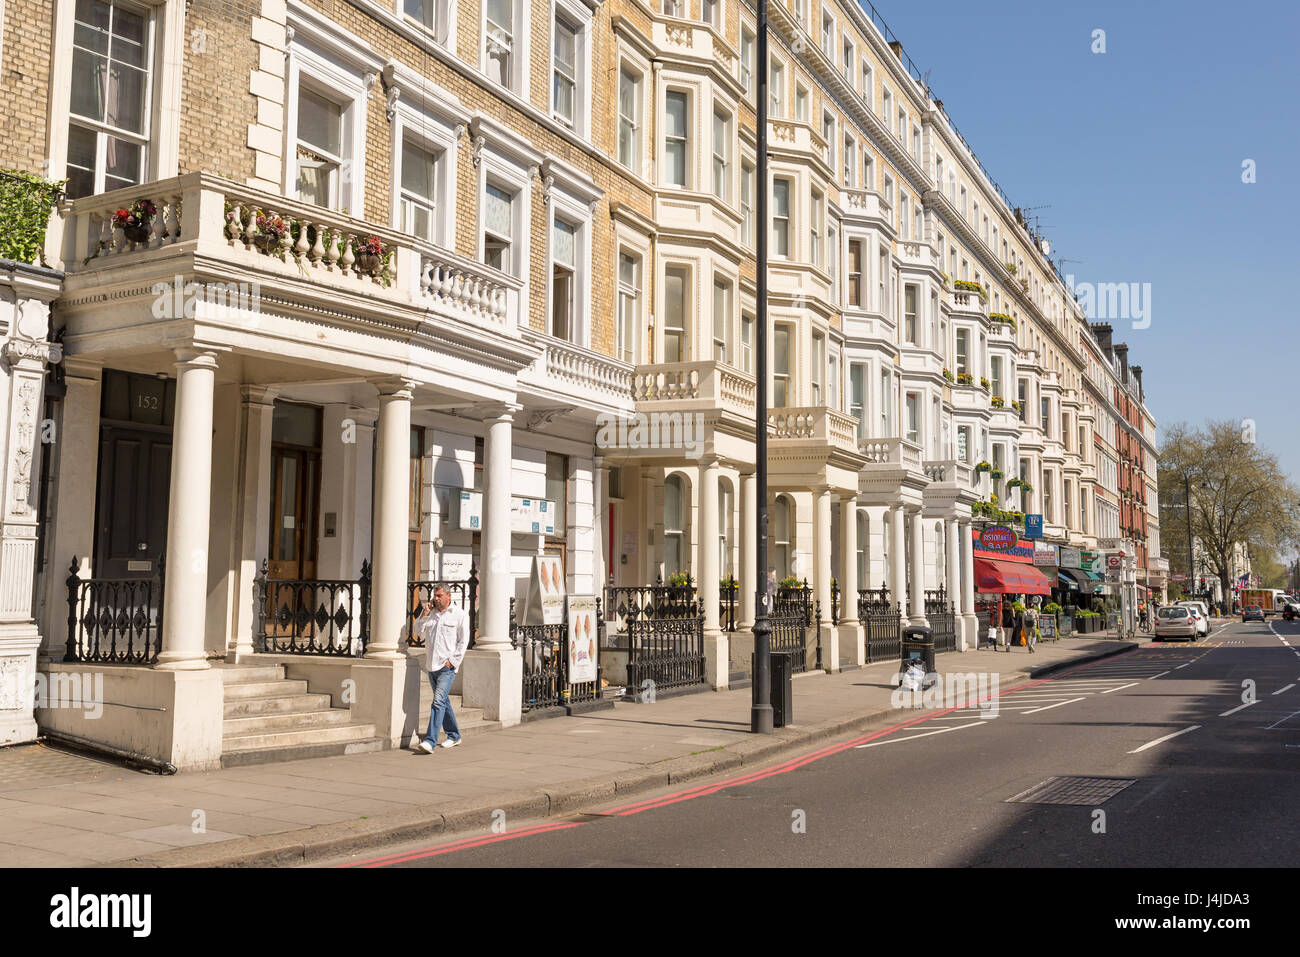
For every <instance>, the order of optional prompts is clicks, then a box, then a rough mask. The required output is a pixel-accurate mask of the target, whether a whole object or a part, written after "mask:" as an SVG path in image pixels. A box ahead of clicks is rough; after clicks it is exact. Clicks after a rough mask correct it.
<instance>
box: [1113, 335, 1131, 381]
mask: <svg viewBox="0 0 1300 957" xmlns="http://www.w3.org/2000/svg"><path fill="white" fill-rule="evenodd" d="M1115 355H1117V356H1119V370H1120V371H1119V377H1120V379H1122V380H1123V382H1124V384H1125V385H1128V343H1127V342H1117V343H1115Z"/></svg>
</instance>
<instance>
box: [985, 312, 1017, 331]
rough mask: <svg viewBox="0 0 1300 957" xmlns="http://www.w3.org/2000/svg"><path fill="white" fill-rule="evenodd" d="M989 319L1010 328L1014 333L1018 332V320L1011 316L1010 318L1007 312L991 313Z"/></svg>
mask: <svg viewBox="0 0 1300 957" xmlns="http://www.w3.org/2000/svg"><path fill="white" fill-rule="evenodd" d="M989 319H991V320H992V321H994V322H1001V323H1003V324H1004V325H1008V326H1010V327H1011V330H1012V331H1013V332H1014V331H1015V330H1016V320H1015V319H1013V318H1012V317H1011V316H1008V315H1007V314H1006V313H1005V312H990V313H989Z"/></svg>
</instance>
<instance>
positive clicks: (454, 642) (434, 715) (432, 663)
mask: <svg viewBox="0 0 1300 957" xmlns="http://www.w3.org/2000/svg"><path fill="white" fill-rule="evenodd" d="M419 623H420V636H421V637H422V638H424V650H425V655H426V658H427V661H426V665H427V667H428V669H429V684H430V685H432V686H433V710H432V711H431V712H430V713H429V730H428V732H427V733H426V734H425V736H424V740H423V741H421V742H420V750H421V751H424V752H425V753H427V754H433V749H434V748H435V747H437V746H438V729H439V728H441V729H442V730H443V731H446V732H447V738H446V740H445V741H443V742H442V746H443V747H444V748H454V747H455V746H456V745H458V744H460V727H459V726H458V725H457V724H456V715H455V713H454V712H453V711H452V710H451V699H450V698H449V697H448V693H449V692H450V691H451V683H452V681H453V679H455V677H456V669H457V668H459V667H460V663H461V661H462V660H463V659H464V657H465V651H466V649H467V648H468V647H469V615H467V614H465V609H463V608H461V607H460V606H459V605H453V604H452V603H451V594H450V593H449V592H448V591H447V588H446V586H445V585H437V586H435V587H434V589H433V601H432V602H425V603H424V607H423V609H421V612H420V618H419Z"/></svg>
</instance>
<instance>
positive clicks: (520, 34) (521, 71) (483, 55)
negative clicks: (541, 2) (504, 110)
mask: <svg viewBox="0 0 1300 957" xmlns="http://www.w3.org/2000/svg"><path fill="white" fill-rule="evenodd" d="M532 2H533V0H510V18H511V20H512V21H513V22H512V23H510V24H504V23H502V24H497V26H498V27H499V28H501V30H503V31H504V30H505V29H507V28H508V29H509V31H510V33H509V41H510V47H509V50H510V65H509V70H508V74H507V76H506V82H505V84H504V86H505V89H507V90H509V91H511V92H512V93H514V94H515V95H516V96H517V97H519V98H520V99H522V100H527V99H528V93H529V89H528V87H529V73H530V71H529V68H528V67H529V63H530V62H531V57H530V51H529V45H530V34H531V32H532V31H531V30H530V29H529V24H530V23H531V17H532V10H531V6H532ZM478 29H479V38H480V39H479V70H480V72H482V73H483V75H484V76H486V77H488V82H490V83H496V80H495V79H493V78H492V77H493V76H494V74H495V73H496V71H495V70H493V69H492V68H491V67H490V66H489V60H490V55H489V54H490V51H491V49H492V47H493V46H496V45H501V44H500V41H499V39H498V38H497V37H496V36H495V35H489V33H488V29H489V28H488V4H487V0H483V2H482V3H480V5H479V24H478ZM546 56H547V61H548V63H549V61H550V57H551V54H550V51H549V50H548V51H547V54H546ZM550 96H551V94H550V91H549V90H548V91H547V94H546V98H547V101H548V103H549V101H550Z"/></svg>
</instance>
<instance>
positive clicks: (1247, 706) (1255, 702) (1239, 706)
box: [1219, 701, 1259, 718]
mask: <svg viewBox="0 0 1300 957" xmlns="http://www.w3.org/2000/svg"><path fill="white" fill-rule="evenodd" d="M1252 704H1259V702H1258V701H1247V702H1246V703H1245V704H1239V705H1237V707H1235V708H1233V709H1232V710H1231V711H1225V712H1223V714H1221V715H1219V717H1220V718H1226V717H1227V716H1228V715H1230V714H1236V713H1237V712H1238V711H1240V710H1241V709H1242V708H1249V707H1250V706H1251V705H1252Z"/></svg>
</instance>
